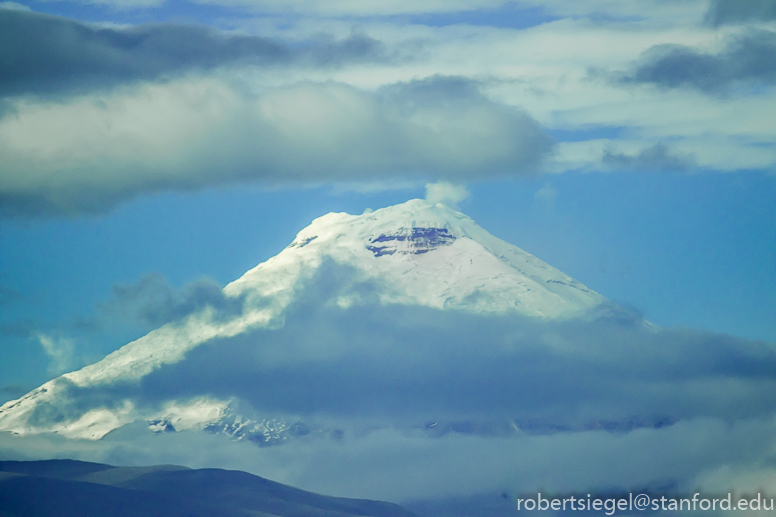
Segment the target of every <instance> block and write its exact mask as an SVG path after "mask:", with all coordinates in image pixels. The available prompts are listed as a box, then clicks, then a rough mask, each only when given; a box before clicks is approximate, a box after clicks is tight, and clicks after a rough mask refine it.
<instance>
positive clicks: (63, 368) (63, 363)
mask: <svg viewBox="0 0 776 517" xmlns="http://www.w3.org/2000/svg"><path fill="white" fill-rule="evenodd" d="M35 338H36V339H37V340H38V342H39V343H40V345H41V346H42V347H43V351H44V352H46V355H47V356H49V359H50V360H51V364H50V365H49V373H51V374H56V375H58V374H61V373H65V372H67V371H69V370H71V369H72V368H73V367H74V366H75V346H74V341H73V340H72V339H68V338H64V337H57V336H51V335H48V334H43V333H40V332H38V333H36V334H35Z"/></svg>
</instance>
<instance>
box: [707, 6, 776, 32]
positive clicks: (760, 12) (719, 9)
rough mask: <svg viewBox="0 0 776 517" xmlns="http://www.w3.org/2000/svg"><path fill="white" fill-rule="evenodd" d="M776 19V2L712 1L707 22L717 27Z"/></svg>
mask: <svg viewBox="0 0 776 517" xmlns="http://www.w3.org/2000/svg"><path fill="white" fill-rule="evenodd" d="M774 19H776V0H712V1H711V5H710V6H709V10H708V12H707V13H706V21H707V22H708V23H710V24H711V25H714V26H715V27H718V26H720V25H725V24H732V23H745V22H762V21H768V20H774Z"/></svg>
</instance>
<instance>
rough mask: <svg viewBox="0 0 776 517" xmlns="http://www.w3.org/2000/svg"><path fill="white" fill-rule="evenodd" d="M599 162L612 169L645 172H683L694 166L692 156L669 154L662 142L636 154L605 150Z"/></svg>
mask: <svg viewBox="0 0 776 517" xmlns="http://www.w3.org/2000/svg"><path fill="white" fill-rule="evenodd" d="M601 161H602V162H603V163H604V165H607V166H609V167H612V168H614V169H622V170H645V171H684V170H687V169H689V168H690V167H693V166H694V165H695V159H694V157H693V156H681V155H677V154H674V153H671V151H670V150H669V148H668V146H667V145H665V144H664V143H662V142H659V143H657V144H655V145H653V146H651V147H647V148H645V149H643V150H641V151H640V152H638V153H637V154H624V153H616V152H614V151H612V150H606V151H604V155H603V157H602V158H601Z"/></svg>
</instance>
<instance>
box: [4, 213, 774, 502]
mask: <svg viewBox="0 0 776 517" xmlns="http://www.w3.org/2000/svg"><path fill="white" fill-rule="evenodd" d="M775 372H776V350H775V348H774V346H773V344H770V343H764V342H753V341H746V340H741V339H737V338H734V337H731V336H723V335H715V334H710V333H707V332H699V331H692V330H688V329H660V328H658V327H655V326H654V325H651V324H650V323H648V322H646V321H644V320H643V318H641V317H640V316H639V315H638V314H634V313H633V312H631V311H628V310H626V309H624V308H622V307H619V306H618V305H617V304H615V303H612V302H610V301H608V300H606V299H605V298H604V297H603V296H601V295H600V294H598V293H596V292H595V291H593V290H592V289H590V288H589V287H587V286H585V285H583V284H582V283H580V282H578V281H576V280H574V279H573V278H571V277H569V276H568V275H566V274H564V273H562V272H560V271H558V270H557V269H555V268H553V267H552V266H550V265H548V264H546V263H544V262H542V261H541V260H539V259H538V258H536V257H534V256H532V255H530V254H529V253H527V252H525V251H523V250H521V249H519V248H517V247H515V246H512V245H510V244H508V243H506V242H504V241H502V240H500V239H498V238H496V237H494V236H492V235H490V234H489V233H488V232H487V231H485V230H483V229H482V228H480V227H479V226H477V225H476V224H475V223H474V221H472V220H471V219H470V218H468V217H467V216H465V215H463V214H461V213H460V212H457V211H455V210H453V209H451V208H449V207H448V206H445V205H443V204H434V203H429V202H427V201H423V200H411V201H408V202H406V203H403V204H400V205H396V206H392V207H388V208H384V209H381V210H377V211H374V212H371V211H367V212H365V213H363V214H361V215H349V214H344V213H331V214H327V215H325V216H323V217H320V218H318V219H316V220H315V221H313V223H312V224H311V225H309V226H308V227H307V228H305V229H303V230H302V231H301V232H299V233H298V234H297V236H296V237H295V238H294V239H293V241H292V242H291V244H290V245H289V246H288V247H286V248H285V249H284V250H283V251H281V252H280V253H279V254H278V255H277V256H275V257H273V258H271V259H269V260H268V261H266V262H264V263H262V264H259V265H258V266H256V267H255V268H253V269H252V270H250V271H248V272H247V273H245V274H244V275H243V276H242V277H240V278H239V279H237V280H235V281H234V282H232V283H230V284H229V285H227V286H226V287H225V288H224V289H223V291H222V293H220V294H219V296H217V297H212V298H211V299H210V300H209V302H208V304H206V305H205V306H204V309H198V310H196V311H194V312H192V313H191V314H188V315H186V316H184V317H182V318H180V319H179V320H176V321H173V322H171V323H168V324H166V325H164V326H162V327H160V328H159V329H157V330H154V331H152V332H150V333H149V334H147V335H146V336H144V337H142V338H140V339H138V340H136V341H133V342H131V343H129V344H127V345H125V346H124V347H122V348H121V349H119V350H117V351H115V352H113V353H111V354H110V355H108V356H107V357H105V358H104V359H103V360H101V361H98V362H96V363H94V364H92V365H89V366H86V367H84V368H82V369H80V370H78V371H74V372H70V373H66V374H64V375H62V376H60V377H57V378H55V379H52V380H51V381H49V382H47V383H45V384H44V385H42V386H40V387H39V388H37V389H35V390H33V391H31V392H30V393H28V394H26V395H24V396H23V397H21V398H20V399H18V400H15V401H11V402H8V403H6V404H5V405H4V406H2V408H0V429H1V430H2V431H5V433H0V452H2V453H3V454H4V456H5V457H16V458H20V459H28V458H40V457H51V456H52V455H53V456H54V457H75V458H81V459H90V460H97V461H109V462H111V463H118V464H124V465H143V464H152V463H153V464H158V463H161V462H164V463H177V464H185V465H187V466H192V467H205V466H207V467H215V466H219V467H228V468H240V469H244V470H248V471H250V472H254V473H258V474H261V475H263V476H265V477H270V478H272V479H277V480H279V481H282V482H284V483H288V484H293V485H295V486H300V487H302V488H305V489H309V490H314V491H318V492H324V493H331V494H334V495H340V496H354V497H368V498H375V499H386V500H393V501H405V500H409V499H421V498H432V497H443V496H446V495H451V494H455V495H467V494H477V493H486V492H492V491H505V493H509V494H514V493H517V491H519V490H527V489H531V488H533V487H546V489H548V490H550V489H552V490H558V491H560V490H579V489H580V488H582V489H585V488H587V487H589V488H590V489H591V490H600V489H610V488H613V487H615V488H618V489H624V488H633V487H636V488H639V487H654V486H665V484H666V483H669V484H671V486H677V487H687V486H696V485H698V484H699V483H700V484H705V485H704V486H718V485H719V486H722V485H724V486H729V485H731V484H734V485H735V486H745V483H744V484H740V483H742V481H741V480H744V481H746V479H759V478H758V477H757V476H755V477H754V478H752V477H749V478H747V477H746V476H745V475H743V474H741V475H739V474H738V473H739V472H743V473H746V472H750V471H752V469H755V470H756V469H761V468H763V467H761V462H762V461H763V460H762V458H767V457H769V456H768V454H771V453H768V452H767V451H768V450H770V449H769V447H770V446H771V444H772V443H773V438H772V436H773V434H772V432H771V431H772V430H773V428H774V412H773V411H774V410H773V408H774V407H776V406H774V403H776V390H773V389H772V388H773V387H774V386H775V385H776V373H775ZM688 444H692V447H689V446H688ZM257 446H258V447H257ZM274 446H277V447H274ZM9 450H10V451H13V452H12V453H9V452H8V451H9ZM3 451H5V452H3ZM612 465H615V466H612ZM714 483H717V485H714ZM693 484H695V485H693ZM720 484H721V485H720Z"/></svg>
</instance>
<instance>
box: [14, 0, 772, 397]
mask: <svg viewBox="0 0 776 517" xmlns="http://www.w3.org/2000/svg"><path fill="white" fill-rule="evenodd" d="M0 5H1V6H2V7H3V9H2V10H0V23H2V26H3V27H4V28H3V33H4V36H3V37H4V42H5V43H4V44H3V47H4V48H3V50H0V67H1V68H2V69H3V73H2V74H0V77H2V79H0V96H2V97H1V98H0V107H2V109H0V117H1V118H0V155H2V156H3V160H2V163H1V164H0V216H2V219H1V220H0V240H1V241H0V242H1V246H0V289H2V290H0V296H1V298H0V304H1V305H0V307H2V311H1V312H0V325H2V327H0V329H1V331H2V334H0V340H1V341H0V343H1V345H0V346H2V354H3V361H2V364H1V365H0V385H3V386H5V388H3V393H2V395H1V397H2V399H3V400H7V399H11V398H14V397H15V396H18V395H19V393H21V392H22V391H26V390H27V389H28V388H30V387H32V386H34V385H38V384H39V383H40V382H42V381H44V380H46V379H48V378H50V377H51V376H52V375H54V374H56V373H59V371H60V370H62V369H66V368H72V367H75V366H79V365H82V364H84V363H86V362H91V361H93V360H95V359H98V358H99V357H101V356H102V355H104V354H105V353H107V352H109V351H111V350H114V349H116V348H118V347H119V346H121V345H122V344H124V343H125V342H127V341H128V340H130V339H133V338H135V337H137V336H139V335H142V334H143V333H144V332H146V331H148V330H150V328H149V326H148V325H146V324H143V323H142V322H138V321H133V320H132V319H131V318H128V317H125V316H122V315H121V314H119V313H117V312H116V311H113V312H111V309H110V307H111V299H112V297H113V296H114V295H113V294H112V289H113V288H114V287H115V286H117V285H133V284H136V283H137V282H139V281H140V280H141V278H143V277H144V276H145V275H149V274H152V273H160V274H161V275H163V277H164V278H165V279H166V282H167V287H168V288H169V289H170V290H171V292H174V291H175V290H176V289H182V288H184V286H185V285H186V284H187V283H190V282H193V281H196V280H198V279H201V278H207V279H210V280H212V281H213V282H215V283H216V284H218V285H224V284H226V283H227V282H229V281H231V280H233V279H234V278H236V277H238V276H239V275H240V274H242V273H243V272H244V271H245V270H247V269H249V268H250V267H252V266H254V265H255V264H257V263H259V262H261V261H263V260H266V259H267V258H269V257H271V256H273V255H274V254H275V253H277V252H278V251H280V250H281V249H282V248H283V247H284V246H285V245H286V244H287V243H288V242H290V241H291V239H292V238H293V236H294V235H295V233H296V232H297V231H298V230H300V229H301V228H303V227H304V226H306V225H307V224H308V223H309V221H311V220H312V219H313V218H314V217H317V216H319V215H321V214H323V213H326V212H329V211H347V212H351V213H360V212H362V211H363V210H364V209H365V208H379V207H382V206H387V205H391V204H395V203H398V202H401V201H404V200H406V199H409V198H412V197H423V196H424V195H425V185H426V184H427V183H429V182H435V181H447V182H451V183H452V184H454V185H457V186H459V187H461V188H463V189H466V192H467V193H468V197H467V198H466V199H464V200H462V201H460V202H459V207H460V208H461V210H463V211H464V212H466V213H467V214H469V215H470V216H472V217H473V218H474V219H475V220H476V221H477V222H478V223H479V224H480V225H481V226H483V227H484V228H486V229H488V230H489V231H490V232H491V233H493V234H495V235H497V236H499V237H501V238H503V239H505V240H507V241H509V242H511V243H514V244H516V245H517V246H520V247H522V248H524V249H525V250H527V251H529V252H531V253H533V254H535V255H537V256H538V257H539V258H541V259H543V260H545V261H546V262H548V263H550V264H552V265H554V266H555V267H558V268H559V269H561V270H563V271H564V272H566V273H568V274H570V275H571V276H573V277H575V278H577V279H579V280H580V281H582V282H584V283H585V284H587V285H589V286H590V287H592V288H593V289H595V290H597V291H599V292H600V293H602V294H603V295H604V296H606V297H608V298H610V299H613V300H616V301H618V302H620V303H623V304H625V305H627V306H629V307H631V308H632V309H634V310H636V311H639V312H641V313H643V314H644V315H645V317H646V318H647V319H649V320H651V321H653V322H654V323H656V324H658V325H662V326H667V327H674V326H679V327H691V328H697V329H706V330H712V331H715V332H722V333H729V334H733V335H736V336H740V337H745V338H750V339H764V340H770V341H774V340H776V333H775V332H776V331H774V328H776V326H775V325H774V323H776V322H775V321H774V316H773V315H774V314H776V289H774V286H776V208H775V207H776V203H774V200H775V199H776V177H774V163H776V145H774V144H775V143H776V140H775V137H776V133H774V128H775V127H776V126H774V125H773V123H772V120H773V119H774V115H776V111H774V110H775V109H776V90H775V89H774V83H776V67H775V66H774V63H776V59H774V57H776V22H775V21H774V20H775V19H776V13H775V12H774V7H773V5H774V3H773V2H770V1H765V0H759V1H751V2H748V3H747V2H732V1H730V0H714V1H711V2H708V1H705V0H704V1H694V0H685V1H682V2H670V3H669V2H660V1H656V0H653V1H649V0H640V1H634V2H610V1H604V0H585V1H580V2H573V3H568V2H561V1H554V0H547V1H538V0H535V1H525V2H501V1H498V0H459V1H456V2H434V1H429V2H401V1H395V0H383V1H380V2H370V3H361V2H346V1H338V0H309V1H302V2H295V3H287V2H273V1H262V0H235V1H221V0H207V1H203V2H198V3H193V2H184V1H167V2H165V1H148V0H120V1H113V0H107V1H102V2H87V1H84V2H72V1H55V2H33V1H30V2H4V3H2V4H0ZM742 62H743V63H745V65H742V64H741V63H742ZM44 338H45V339H49V342H51V343H54V344H55V345H57V344H58V345H57V346H58V347H59V348H58V350H60V351H59V352H56V353H55V352H52V349H51V348H50V349H49V350H48V352H47V350H46V347H45V346H43V345H42V339H44ZM52 354H54V355H52ZM56 354H59V355H56Z"/></svg>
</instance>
